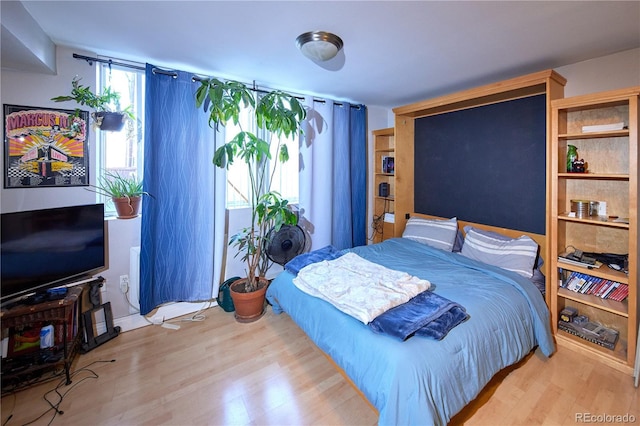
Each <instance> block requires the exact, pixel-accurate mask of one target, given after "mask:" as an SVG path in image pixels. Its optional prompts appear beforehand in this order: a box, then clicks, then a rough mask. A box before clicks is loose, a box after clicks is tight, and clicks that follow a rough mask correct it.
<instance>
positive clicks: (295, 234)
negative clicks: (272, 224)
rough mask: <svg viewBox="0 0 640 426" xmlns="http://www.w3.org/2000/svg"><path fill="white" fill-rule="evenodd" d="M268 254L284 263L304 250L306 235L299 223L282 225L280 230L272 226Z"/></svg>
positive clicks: (276, 261) (273, 259) (268, 237)
mask: <svg viewBox="0 0 640 426" xmlns="http://www.w3.org/2000/svg"><path fill="white" fill-rule="evenodd" d="M267 240H268V243H267V256H268V257H269V259H271V260H272V261H274V262H275V263H277V264H279V265H284V264H285V263H287V262H288V261H290V260H291V259H293V258H294V257H296V256H297V255H299V254H300V253H302V252H303V251H304V248H305V242H306V236H305V235H304V230H303V229H302V228H301V227H299V226H298V225H295V226H291V225H282V227H280V230H279V231H276V230H275V228H272V229H271V230H270V231H269V234H268V235H267Z"/></svg>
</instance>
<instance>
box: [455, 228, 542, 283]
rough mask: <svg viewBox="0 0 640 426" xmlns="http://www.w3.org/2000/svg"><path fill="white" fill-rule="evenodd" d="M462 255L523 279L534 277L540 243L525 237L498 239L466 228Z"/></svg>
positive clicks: (486, 233)
mask: <svg viewBox="0 0 640 426" xmlns="http://www.w3.org/2000/svg"><path fill="white" fill-rule="evenodd" d="M465 231H467V235H466V237H465V239H464V245H463V246H462V251H461V252H460V254H461V255H463V256H466V257H468V258H470V259H474V260H478V261H480V262H483V263H486V264H489V265H493V266H498V267H500V268H502V269H506V270H508V271H513V272H516V273H518V274H520V275H522V276H523V277H526V278H531V277H532V276H533V267H534V265H535V263H536V258H537V256H538V243H536V242H535V241H534V240H532V239H531V238H530V237H527V236H526V235H523V236H521V237H519V238H513V239H511V238H506V239H505V238H504V237H502V236H500V237H501V238H498V237H496V236H494V235H491V234H490V233H488V232H484V231H481V230H477V229H475V228H468V229H467V228H466V227H465Z"/></svg>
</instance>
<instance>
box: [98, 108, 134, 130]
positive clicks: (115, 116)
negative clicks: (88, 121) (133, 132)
mask: <svg viewBox="0 0 640 426" xmlns="http://www.w3.org/2000/svg"><path fill="white" fill-rule="evenodd" d="M91 116H92V117H93V120H94V122H95V125H96V127H98V128H99V129H100V130H106V131H112V132H119V131H120V130H122V128H123V127H124V123H125V122H126V121H127V118H128V117H127V115H126V114H125V113H123V112H110V111H100V112H94V113H92V114H91Z"/></svg>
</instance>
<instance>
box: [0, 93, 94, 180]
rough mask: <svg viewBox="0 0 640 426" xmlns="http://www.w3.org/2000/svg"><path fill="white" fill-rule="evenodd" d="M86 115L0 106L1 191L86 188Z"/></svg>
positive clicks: (87, 170)
mask: <svg viewBox="0 0 640 426" xmlns="http://www.w3.org/2000/svg"><path fill="white" fill-rule="evenodd" d="M88 120H89V112H88V111H80V110H77V113H76V110H67V109H52V108H39V107H27V106H18V105H7V104H5V105H4V187H5V188H42V187H61V186H62V187H64V186H88V185H89V147H88V143H89V141H88V139H87V137H88V135H87V122H88Z"/></svg>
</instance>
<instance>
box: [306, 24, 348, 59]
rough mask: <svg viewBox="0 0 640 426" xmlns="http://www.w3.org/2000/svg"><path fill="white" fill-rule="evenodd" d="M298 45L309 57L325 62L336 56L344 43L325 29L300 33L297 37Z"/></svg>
mask: <svg viewBox="0 0 640 426" xmlns="http://www.w3.org/2000/svg"><path fill="white" fill-rule="evenodd" d="M296 45H297V46H298V49H300V51H301V52H302V54H303V55H304V56H306V57H307V58H309V59H311V60H314V61H321V62H324V61H328V60H329V59H332V58H334V57H335V56H336V55H337V54H338V52H340V49H342V46H343V45H344V43H342V39H341V38H340V37H338V36H337V35H335V34H332V33H327V32H325V31H311V32H308V33H304V34H300V35H299V36H298V38H296Z"/></svg>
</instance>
